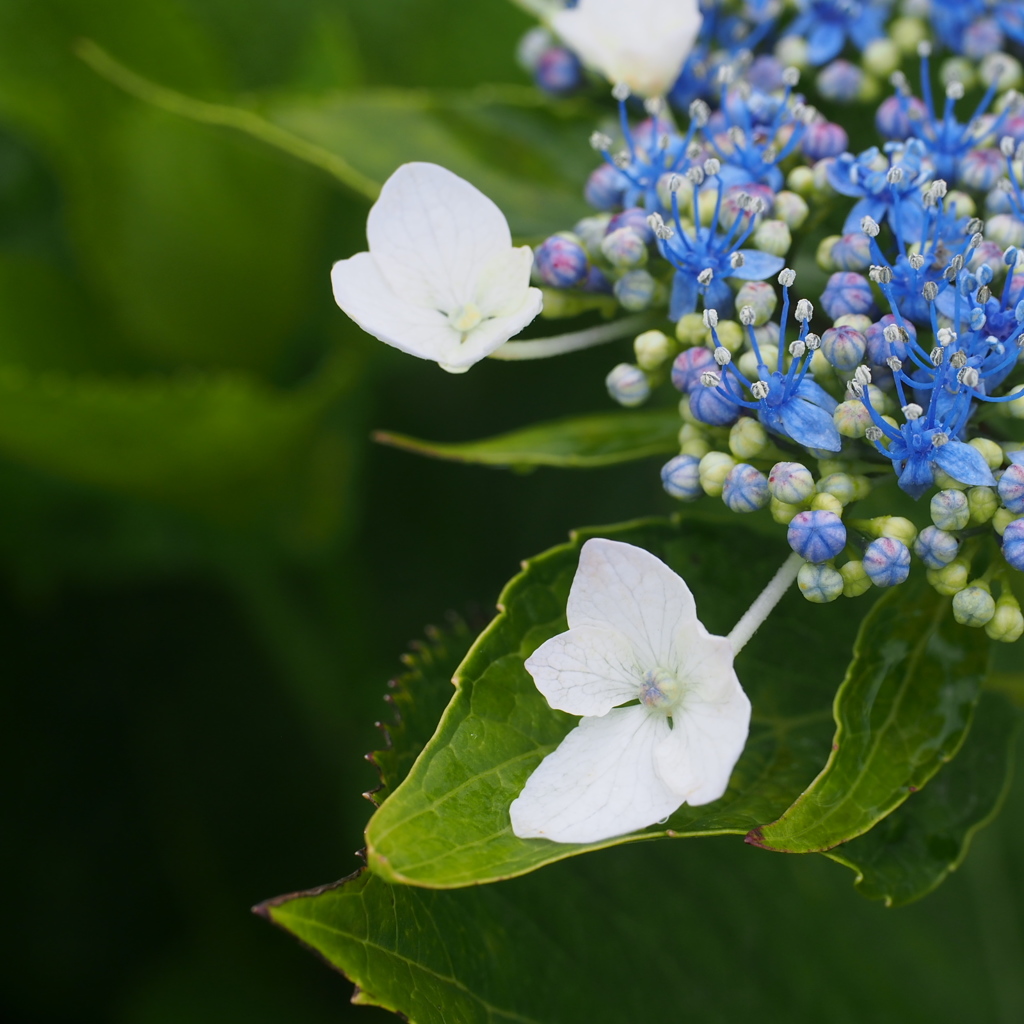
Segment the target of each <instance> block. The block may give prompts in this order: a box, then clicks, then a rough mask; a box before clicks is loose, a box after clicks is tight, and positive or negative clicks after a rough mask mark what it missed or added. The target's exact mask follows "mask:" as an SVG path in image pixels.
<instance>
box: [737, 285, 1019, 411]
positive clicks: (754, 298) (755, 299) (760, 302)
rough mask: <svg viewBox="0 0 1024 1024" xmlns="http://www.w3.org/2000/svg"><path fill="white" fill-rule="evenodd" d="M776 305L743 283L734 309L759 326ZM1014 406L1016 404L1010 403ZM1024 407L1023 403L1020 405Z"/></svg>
mask: <svg viewBox="0 0 1024 1024" xmlns="http://www.w3.org/2000/svg"><path fill="white" fill-rule="evenodd" d="M777 305H778V298H777V296H776V294H775V289H774V288H773V287H772V286H771V285H770V284H768V282H767V281H744V282H743V285H742V286H741V287H740V290H739V291H738V292H737V293H736V308H737V309H742V308H743V307H744V306H750V307H751V309H753V311H754V325H755V326H760V325H761V324H764V323H767V322H768V321H769V320H770V319H771V317H772V314H773V313H774V312H775V307H776V306H777ZM1010 404H1011V405H1016V404H1017V403H1016V402H1011V403H1010ZM1021 405H1022V406H1024V402H1022V403H1021Z"/></svg>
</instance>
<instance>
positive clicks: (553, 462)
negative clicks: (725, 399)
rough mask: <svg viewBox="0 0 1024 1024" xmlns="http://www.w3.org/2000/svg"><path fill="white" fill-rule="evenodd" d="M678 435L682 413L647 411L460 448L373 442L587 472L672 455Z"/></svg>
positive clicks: (390, 439)
mask: <svg viewBox="0 0 1024 1024" xmlns="http://www.w3.org/2000/svg"><path fill="white" fill-rule="evenodd" d="M678 434H679V413H678V412H677V411H676V410H675V409H645V410H643V411H641V412H607V413H597V414H595V415H593V416H578V417H575V418H572V419H562V420H555V421H554V422H553V423H537V424H535V425H533V426H530V427H524V428H523V429H522V430H513V431H510V432H509V433H507V434H500V435H499V436H497V437H487V438H483V439H482V440H480V441H467V442H463V443H455V444H452V443H446V442H443V441H421V440H419V439H418V438H415V437H406V436H405V435H403V434H392V433H390V432H388V431H386V430H378V431H377V432H376V433H375V434H374V435H373V436H374V440H376V441H380V442H381V443H382V444H388V445H392V446H393V447H395V448H404V449H405V450H406V451H410V452H416V453H417V454H419V455H431V456H433V457H434V458H438V459H450V460H451V461H453V462H472V463H477V464H479V465H482V466H508V467H511V468H513V469H531V468H533V467H534V466H559V467H562V468H569V467H572V468H577V469H588V468H593V467H595V466H611V465H614V464H615V463H617V462H628V461H630V460H631V459H642V458H646V457H647V456H649V455H667V454H670V453H671V452H674V451H676V449H677V448H678V447H679V442H678V441H677V436H678Z"/></svg>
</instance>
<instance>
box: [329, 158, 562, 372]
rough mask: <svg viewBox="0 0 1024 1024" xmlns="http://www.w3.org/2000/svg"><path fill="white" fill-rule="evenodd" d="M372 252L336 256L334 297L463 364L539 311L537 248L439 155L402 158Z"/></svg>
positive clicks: (372, 326)
mask: <svg viewBox="0 0 1024 1024" xmlns="http://www.w3.org/2000/svg"><path fill="white" fill-rule="evenodd" d="M366 238H367V241H368V243H369V246H370V251H369V252H361V253H357V254H356V255H355V256H352V257H351V258H350V259H347V260H341V261H340V262H338V263H335V264H334V267H333V269H332V270H331V283H332V284H333V286H334V299H335V301H336V302H337V303H338V305H339V306H341V308H342V309H343V310H344V311H345V312H346V313H347V314H348V315H349V316H350V317H351V318H352V319H353V320H355V322H356V323H357V324H359V326H360V327H362V329H363V330H364V331H366V332H367V333H368V334H372V335H373V336H374V337H375V338H379V339H380V340H381V341H383V342H386V343H387V344H388V345H394V346H395V348H400V349H401V350H402V351H403V352H408V353H409V354H410V355H414V356H419V358H420V359H432V360H434V361H435V362H437V363H439V364H440V365H441V367H442V368H443V369H445V370H449V371H450V372H452V373H462V372H463V371H465V370H468V369H469V367H470V366H472V365H473V364H474V363H476V362H479V361H480V360H481V359H483V358H484V357H485V356H488V355H490V354H491V353H492V352H493V351H494V350H495V349H497V348H500V346H502V345H503V344H504V343H505V342H506V341H508V339H509V338H511V337H512V336H513V335H516V334H518V333H519V332H520V331H521V330H522V329H523V328H524V327H525V326H526V325H527V324H528V323H529V322H530V321H531V320H533V318H534V317H535V316H536V315H537V314H538V313H539V312H540V308H541V301H542V299H541V292H540V289H538V288H531V287H530V268H531V267H532V265H533V252H532V250H531V249H530V247H529V246H528V245H524V246H521V247H519V248H514V247H513V245H512V235H511V233H510V231H509V227H508V221H507V220H505V216H504V214H502V212H501V210H499V209H498V207H497V206H495V205H494V203H493V202H491V200H490V199H488V198H487V196H485V195H484V194H483V193H482V192H481V191H479V189H476V188H474V187H473V186H472V185H470V183H469V182H468V181H464V180H463V179H462V178H460V177H459V176H458V175H457V174H452V172H451V171H449V170H446V169H445V168H444V167H438V165H437V164H427V163H411V164H403V165H402V166H401V167H399V168H398V170H397V171H395V173H394V174H392V175H391V177H390V178H388V180H387V181H386V182H384V187H383V188H382V189H381V192H380V197H379V198H378V200H377V201H376V202H375V203H374V204H373V207H372V209H371V210H370V215H369V217H368V218H367V222H366Z"/></svg>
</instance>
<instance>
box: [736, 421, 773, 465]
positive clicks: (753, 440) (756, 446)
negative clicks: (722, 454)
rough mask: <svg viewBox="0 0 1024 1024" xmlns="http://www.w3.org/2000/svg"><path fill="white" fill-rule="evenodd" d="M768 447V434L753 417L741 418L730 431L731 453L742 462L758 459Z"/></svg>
mask: <svg viewBox="0 0 1024 1024" xmlns="http://www.w3.org/2000/svg"><path fill="white" fill-rule="evenodd" d="M767 447H768V433H767V431H766V430H765V429H764V427H762V426H761V424H760V423H759V422H758V421H757V420H755V419H754V418H753V417H752V416H741V417H740V418H739V419H738V420H737V421H736V422H735V423H734V424H733V425H732V428H731V429H730V430H729V451H731V452H732V453H733V455H735V456H736V458H737V459H739V460H740V461H741V462H745V461H746V460H747V459H756V458H757V457H758V455H760V454H761V453H762V452H763V451H764V450H765V448H767Z"/></svg>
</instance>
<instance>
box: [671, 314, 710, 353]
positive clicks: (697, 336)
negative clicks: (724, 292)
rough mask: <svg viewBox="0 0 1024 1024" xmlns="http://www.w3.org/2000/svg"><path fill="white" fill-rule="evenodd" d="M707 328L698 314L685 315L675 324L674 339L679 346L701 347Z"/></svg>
mask: <svg viewBox="0 0 1024 1024" xmlns="http://www.w3.org/2000/svg"><path fill="white" fill-rule="evenodd" d="M706 333H707V328H705V326H704V318H703V317H702V316H701V315H700V313H687V314H686V315H685V316H681V317H680V318H679V322H678V323H677V324H676V338H677V339H678V340H679V343H680V344H681V345H703V344H704V336H705V335H706Z"/></svg>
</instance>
